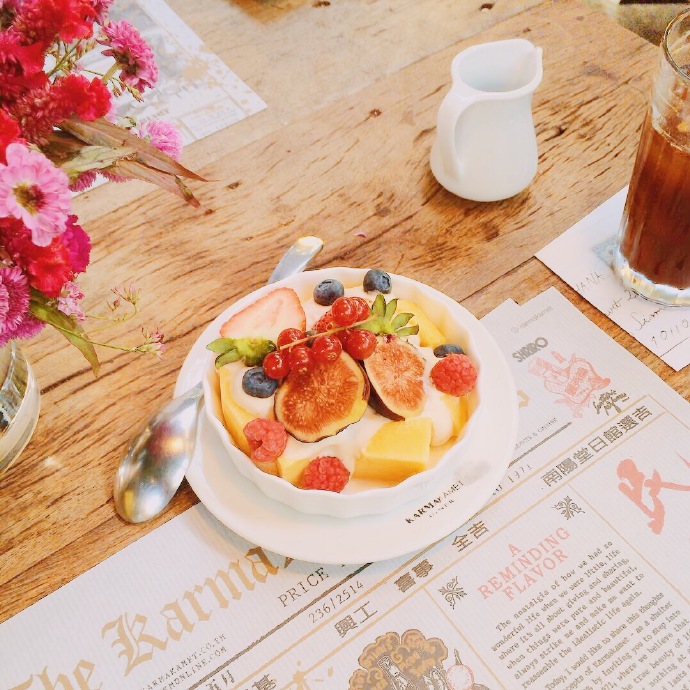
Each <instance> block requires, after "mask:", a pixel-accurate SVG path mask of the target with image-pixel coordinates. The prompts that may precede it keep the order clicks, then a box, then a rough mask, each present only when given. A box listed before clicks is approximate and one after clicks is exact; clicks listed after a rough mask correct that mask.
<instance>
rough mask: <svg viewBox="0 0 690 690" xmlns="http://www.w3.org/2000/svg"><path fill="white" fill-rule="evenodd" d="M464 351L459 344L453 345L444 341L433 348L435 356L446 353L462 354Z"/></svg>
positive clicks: (444, 355)
mask: <svg viewBox="0 0 690 690" xmlns="http://www.w3.org/2000/svg"><path fill="white" fill-rule="evenodd" d="M464 353H465V351H464V350H463V349H462V348H461V347H460V345H453V344H452V343H445V344H443V345H437V346H436V347H435V348H434V355H435V356H436V357H439V358H441V357H447V356H448V355H462V354H464Z"/></svg>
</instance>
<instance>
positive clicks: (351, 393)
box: [274, 352, 369, 443]
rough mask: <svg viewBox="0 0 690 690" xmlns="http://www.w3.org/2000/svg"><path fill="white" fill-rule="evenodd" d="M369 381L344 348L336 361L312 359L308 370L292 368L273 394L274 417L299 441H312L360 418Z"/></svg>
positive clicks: (367, 393) (367, 394)
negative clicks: (304, 372)
mask: <svg viewBox="0 0 690 690" xmlns="http://www.w3.org/2000/svg"><path fill="white" fill-rule="evenodd" d="M368 400H369V382H368V381H367V377H366V376H365V375H364V371H363V370H362V368H361V367H360V365H359V364H357V362H356V361H355V360H354V359H352V357H350V356H349V355H348V354H346V353H345V352H343V353H342V354H341V355H340V357H338V359H337V360H336V361H335V362H315V363H314V366H313V368H312V370H311V371H309V372H308V373H306V374H300V373H299V372H297V371H291V372H290V373H289V374H288V375H287V376H286V377H285V380H284V381H283V383H282V384H281V385H280V386H278V390H277V391H276V394H275V403H274V407H275V415H276V419H277V420H278V421H279V422H281V423H282V424H283V426H284V427H285V429H286V430H287V432H288V433H289V434H291V435H292V436H294V437H295V438H296V439H297V440H298V441H304V442H306V443H314V442H315V441H320V440H321V439H322V438H326V437H327V436H333V435H334V434H337V433H338V432H339V431H342V430H343V429H344V428H345V427H346V426H349V425H350V424H353V423H354V422H357V421H359V420H360V419H361V418H362V415H363V414H364V411H365V410H366V408H367V402H368Z"/></svg>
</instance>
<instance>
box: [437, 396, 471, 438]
mask: <svg viewBox="0 0 690 690" xmlns="http://www.w3.org/2000/svg"><path fill="white" fill-rule="evenodd" d="M442 399H443V402H444V403H445V405H446V406H447V407H448V409H449V410H450V415H451V419H452V420H453V436H455V437H456V438H457V437H458V436H459V435H460V432H461V431H462V430H463V428H464V426H465V424H467V420H468V419H469V416H470V415H469V410H468V407H467V398H466V397H465V396H464V395H463V396H462V397H457V396H456V395H448V394H447V393H444V394H443V398H442Z"/></svg>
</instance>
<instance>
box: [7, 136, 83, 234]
mask: <svg viewBox="0 0 690 690" xmlns="http://www.w3.org/2000/svg"><path fill="white" fill-rule="evenodd" d="M6 157H7V165H0V216H1V217H10V216H11V217H14V218H19V219H20V220H21V221H22V222H23V223H24V225H26V227H27V228H29V229H30V230H31V240H32V241H33V243H34V244H35V245H37V246H39V247H47V246H48V245H49V244H50V243H51V242H52V241H53V238H54V237H57V236H59V235H61V234H62V232H63V230H64V229H65V223H66V221H67V213H68V212H69V209H70V191H69V180H68V179H67V175H65V173H64V172H62V170H60V169H59V168H56V167H55V166H54V165H53V164H52V163H51V162H50V161H49V160H48V159H47V158H46V157H45V156H44V155H43V154H42V153H41V152H40V151H33V150H31V149H28V148H26V146H23V145H22V144H18V143H12V144H10V145H9V146H8V147H7V151H6Z"/></svg>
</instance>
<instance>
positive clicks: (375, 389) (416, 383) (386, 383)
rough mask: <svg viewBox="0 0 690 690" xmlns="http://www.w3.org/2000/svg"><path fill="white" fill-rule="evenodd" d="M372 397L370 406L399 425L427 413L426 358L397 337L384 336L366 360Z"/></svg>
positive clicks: (365, 365)
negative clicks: (423, 411)
mask: <svg viewBox="0 0 690 690" xmlns="http://www.w3.org/2000/svg"><path fill="white" fill-rule="evenodd" d="M364 368H365V370H366V373H367V376H368V377H369V383H370V384H371V395H370V398H369V404H370V405H371V406H372V407H373V408H374V409H375V410H376V411H377V412H378V413H379V414H380V415H383V416H384V417H388V419H394V420H396V421H399V420H401V419H408V418H410V417H417V416H418V415H420V414H421V413H422V410H423V409H424V402H425V400H426V394H425V392H424V381H423V379H422V375H423V374H424V358H423V357H422V355H421V354H420V353H419V351H418V350H417V348H416V347H415V346H414V345H411V344H410V343H408V342H407V341H406V340H403V339H402V338H399V337H398V336H397V335H380V336H378V342H377V343H376V349H375V350H374V353H373V354H372V355H371V356H370V357H368V358H367V359H365V360H364Z"/></svg>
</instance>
